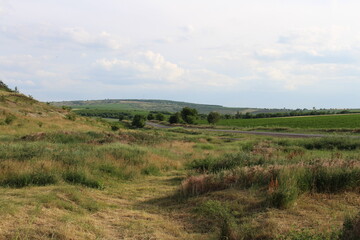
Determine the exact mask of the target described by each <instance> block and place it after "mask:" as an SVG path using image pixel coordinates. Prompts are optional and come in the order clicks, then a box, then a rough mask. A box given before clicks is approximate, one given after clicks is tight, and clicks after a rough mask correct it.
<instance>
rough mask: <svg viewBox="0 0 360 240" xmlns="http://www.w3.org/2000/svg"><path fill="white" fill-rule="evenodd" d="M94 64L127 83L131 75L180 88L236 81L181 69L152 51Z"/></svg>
mask: <svg viewBox="0 0 360 240" xmlns="http://www.w3.org/2000/svg"><path fill="white" fill-rule="evenodd" d="M95 65H97V66H100V67H101V68H103V69H104V70H106V71H107V72H109V73H112V74H113V75H112V77H113V78H114V80H115V79H119V78H120V79H122V81H123V82H126V79H125V78H130V79H131V81H132V84H140V83H144V82H146V83H147V84H149V83H150V84H151V83H152V82H153V84H154V85H168V84H175V85H176V86H178V87H189V86H194V85H202V86H204V87H209V86H210V87H216V86H229V85H233V84H235V83H236V80H235V79H232V78H231V77H228V76H226V75H224V74H220V73H216V72H214V71H211V70H208V69H185V68H182V67H180V66H179V65H177V64H175V63H172V62H170V61H167V60H166V59H165V58H164V56H162V55H161V54H159V53H155V52H153V51H146V52H137V53H134V54H132V55H131V56H128V57H127V58H126V59H117V58H115V59H99V60H97V61H96V63H95ZM119 84H121V80H119Z"/></svg>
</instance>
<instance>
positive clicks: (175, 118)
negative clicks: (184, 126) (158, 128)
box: [169, 112, 181, 124]
mask: <svg viewBox="0 0 360 240" xmlns="http://www.w3.org/2000/svg"><path fill="white" fill-rule="evenodd" d="M180 122H181V115H180V113H179V112H177V113H175V114H173V115H171V116H170V118H169V123H170V124H175V123H180Z"/></svg>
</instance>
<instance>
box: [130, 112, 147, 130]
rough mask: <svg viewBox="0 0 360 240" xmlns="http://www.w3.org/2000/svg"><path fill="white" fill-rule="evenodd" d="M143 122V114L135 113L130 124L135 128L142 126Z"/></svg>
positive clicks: (143, 125)
mask: <svg viewBox="0 0 360 240" xmlns="http://www.w3.org/2000/svg"><path fill="white" fill-rule="evenodd" d="M145 123H146V119H145V117H144V116H143V115H139V114H137V115H135V116H134V118H133V120H132V122H131V125H132V126H133V127H136V128H143V127H145Z"/></svg>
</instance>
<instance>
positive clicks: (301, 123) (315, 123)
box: [199, 114, 360, 129]
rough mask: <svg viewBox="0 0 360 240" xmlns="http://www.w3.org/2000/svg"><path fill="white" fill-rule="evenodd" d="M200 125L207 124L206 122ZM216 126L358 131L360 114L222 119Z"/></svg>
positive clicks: (201, 122)
mask: <svg viewBox="0 0 360 240" xmlns="http://www.w3.org/2000/svg"><path fill="white" fill-rule="evenodd" d="M199 123H200V124H207V122H206V121H205V120H202V121H199ZM216 125H219V126H233V127H242V128H255V127H286V128H299V129H341V128H344V129H358V128H360V114H349V115H324V116H306V117H286V118H259V119H221V120H220V121H219V122H218V123H217V124H216Z"/></svg>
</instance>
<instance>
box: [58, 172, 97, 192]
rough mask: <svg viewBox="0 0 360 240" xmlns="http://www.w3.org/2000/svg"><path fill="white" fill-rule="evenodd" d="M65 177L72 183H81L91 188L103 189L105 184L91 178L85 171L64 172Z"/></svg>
mask: <svg viewBox="0 0 360 240" xmlns="http://www.w3.org/2000/svg"><path fill="white" fill-rule="evenodd" d="M63 179H64V180H65V181H66V182H68V183H70V184H81V185H84V186H86V187H90V188H97V189H103V185H102V184H101V183H99V182H98V181H96V180H92V179H89V178H88V177H87V176H86V175H85V173H82V172H75V171H69V172H65V173H64V174H63Z"/></svg>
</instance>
